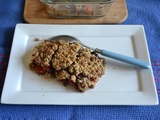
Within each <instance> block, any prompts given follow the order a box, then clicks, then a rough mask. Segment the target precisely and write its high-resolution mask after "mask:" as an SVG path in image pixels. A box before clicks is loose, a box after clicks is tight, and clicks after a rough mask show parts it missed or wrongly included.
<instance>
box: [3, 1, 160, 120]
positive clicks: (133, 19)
mask: <svg viewBox="0 0 160 120" xmlns="http://www.w3.org/2000/svg"><path fill="white" fill-rule="evenodd" d="M24 3H25V0H18V1H17V0H10V1H9V0H8V1H4V0H0V6H1V7H0V94H1V92H2V87H3V83H4V78H5V75H6V69H7V65H8V60H9V55H10V50H11V45H12V40H13V34H14V29H15V26H16V24H17V23H25V22H24V18H23V12H24ZM126 3H127V7H128V18H127V19H126V21H124V22H123V23H121V24H122V25H128V24H132V25H144V28H145V32H146V37H147V43H148V47H149V52H150V58H151V62H152V68H153V72H154V77H155V82H156V87H157V94H158V96H159V98H160V39H159V38H160V13H159V11H160V7H159V6H160V1H159V0H152V1H149V0H126ZM159 111H160V105H157V106H60V105H58V106H54V105H53V106H42V105H39V106H36V105H4V104H0V120H17V119H20V120H21V119H22V120H45V119H47V120H51V119H56V120H60V119H63V120H85V119H89V120H97V119H105V120H116V119H122V120H124V119H126V120H142V119H146V120H160V114H159Z"/></svg>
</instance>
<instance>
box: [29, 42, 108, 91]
mask: <svg viewBox="0 0 160 120" xmlns="http://www.w3.org/2000/svg"><path fill="white" fill-rule="evenodd" d="M36 49H37V51H36V52H35V53H34V54H33V55H32V56H33V59H32V61H31V63H30V64H29V67H30V69H31V70H33V71H36V73H37V74H39V75H46V76H48V77H55V78H56V80H57V81H60V82H63V84H64V85H65V86H66V85H68V84H70V85H72V86H73V87H75V88H76V89H78V90H79V91H81V92H85V91H86V90H87V89H89V88H94V87H95V86H96V83H97V82H98V80H99V78H100V77H101V76H102V75H103V74H104V72H105V60H104V59H103V58H100V57H99V56H98V55H97V54H96V53H94V52H91V51H90V50H89V49H87V48H84V47H83V46H81V45H80V44H79V43H78V42H72V43H69V42H67V41H64V40H59V41H49V40H45V41H43V42H42V44H41V45H39V46H36Z"/></svg>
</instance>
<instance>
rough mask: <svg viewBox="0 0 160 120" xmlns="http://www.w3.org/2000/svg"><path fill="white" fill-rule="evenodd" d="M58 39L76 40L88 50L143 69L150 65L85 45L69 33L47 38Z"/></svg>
mask: <svg viewBox="0 0 160 120" xmlns="http://www.w3.org/2000/svg"><path fill="white" fill-rule="evenodd" d="M60 39H63V40H66V41H69V42H73V41H77V42H79V44H81V45H82V46H84V47H86V48H89V49H90V50H93V51H94V52H96V53H99V54H101V55H103V56H106V57H109V58H112V59H116V60H119V61H122V62H125V63H128V64H132V65H136V66H139V67H142V68H145V69H149V68H150V67H151V66H150V64H149V63H148V62H146V61H143V60H140V59H136V58H133V57H129V56H125V55H122V54H118V53H114V52H111V51H108V50H104V49H99V48H92V47H89V46H87V45H85V44H84V43H82V42H81V41H80V40H79V39H78V38H76V37H73V36H70V35H57V36H54V37H52V38H50V39H49V40H54V41H57V40H60Z"/></svg>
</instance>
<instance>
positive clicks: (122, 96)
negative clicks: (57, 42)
mask: <svg viewBox="0 0 160 120" xmlns="http://www.w3.org/2000/svg"><path fill="white" fill-rule="evenodd" d="M60 34H68V35H73V36H75V37H78V38H79V39H80V40H81V41H82V42H84V43H85V44H87V45H90V46H92V47H98V48H103V49H107V50H110V51H113V52H117V53H120V54H124V55H127V56H131V57H136V58H138V59H142V60H145V61H148V62H149V63H150V57H149V53H148V47H147V43H146V37H145V32H144V28H143V26H141V25H38V24H36V25H35V24H18V25H17V26H16V29H15V34H14V39H13V44H12V50H11V54H10V60H9V65H8V70H7V74H6V79H5V83H4V87H3V92H2V97H1V103H4V104H44V105H157V104H158V97H157V92H156V87H155V82H154V78H153V72H152V69H142V68H138V67H135V66H132V65H128V64H126V63H122V62H119V61H116V60H113V59H110V58H107V57H104V58H105V59H106V61H107V66H106V67H107V68H106V73H105V75H104V76H103V77H102V78H101V79H100V80H99V82H98V84H97V86H96V87H95V88H94V89H90V90H87V91H86V93H79V92H77V91H75V90H74V89H72V88H71V87H64V86H63V85H62V83H60V82H57V81H56V80H53V79H52V80H51V79H49V80H48V79H45V78H44V77H42V76H38V75H37V74H35V73H34V72H33V71H31V70H30V69H29V67H28V64H29V62H30V61H31V55H32V53H33V51H34V47H35V46H36V45H39V44H40V42H41V41H38V42H35V41H34V38H35V37H42V38H49V37H51V36H55V35H60Z"/></svg>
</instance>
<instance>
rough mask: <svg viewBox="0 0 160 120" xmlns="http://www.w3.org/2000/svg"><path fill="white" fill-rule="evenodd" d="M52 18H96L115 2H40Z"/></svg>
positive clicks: (104, 13) (105, 12)
mask: <svg viewBox="0 0 160 120" xmlns="http://www.w3.org/2000/svg"><path fill="white" fill-rule="evenodd" d="M40 1H41V2H42V3H43V4H44V5H45V7H46V10H47V12H48V13H49V14H50V15H51V16H52V17H54V18H96V17H102V16H105V15H106V14H107V12H108V11H109V8H110V6H111V5H112V3H114V2H115V1H116V0H40Z"/></svg>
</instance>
